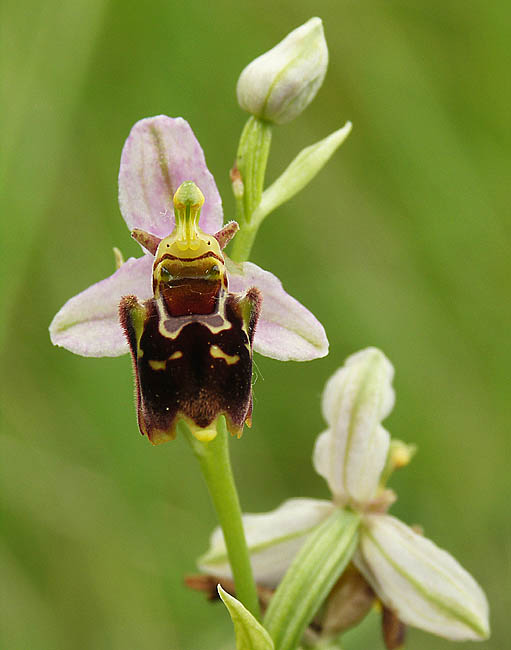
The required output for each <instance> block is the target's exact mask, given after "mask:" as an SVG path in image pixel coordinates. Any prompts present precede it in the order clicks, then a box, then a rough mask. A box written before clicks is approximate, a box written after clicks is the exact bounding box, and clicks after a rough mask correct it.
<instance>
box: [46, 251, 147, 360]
mask: <svg viewBox="0 0 511 650" xmlns="http://www.w3.org/2000/svg"><path fill="white" fill-rule="evenodd" d="M152 266H153V257H152V255H144V256H143V257H140V258H138V259H135V258H134V257H131V258H130V259H129V260H128V261H127V262H125V263H124V264H123V265H122V266H121V268H120V269H118V270H117V271H116V272H115V273H114V274H113V275H111V276H110V277H109V278H105V279H104V280H101V282H97V283H96V284H93V285H92V286H90V287H89V288H88V289H85V291H82V292H81V293H79V294H78V295H76V296H73V298H70V299H69V300H68V301H67V302H66V304H65V305H64V306H63V307H62V309H61V310H60V311H59V312H58V313H57V315H56V316H55V318H54V319H53V321H52V322H51V325H50V338H51V341H52V343H53V344H54V345H60V346H61V347H63V348H66V349H67V350H70V351H71V352H74V353H75V354H81V355H82V356H84V357H118V356H120V355H121V354H126V353H127V352H128V351H129V349H128V344H127V342H126V337H125V335H124V333H123V331H122V329H121V326H120V324H119V313H118V312H119V302H120V300H121V297H122V296H126V295H131V294H134V295H136V296H137V297H138V298H139V300H142V301H143V300H147V299H148V298H150V297H151V296H152V287H151V279H152Z"/></svg>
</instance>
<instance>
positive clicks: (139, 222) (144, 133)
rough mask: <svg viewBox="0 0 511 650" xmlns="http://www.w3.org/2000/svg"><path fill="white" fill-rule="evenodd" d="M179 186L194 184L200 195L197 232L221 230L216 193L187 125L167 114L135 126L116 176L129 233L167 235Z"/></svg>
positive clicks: (220, 215)
mask: <svg viewBox="0 0 511 650" xmlns="http://www.w3.org/2000/svg"><path fill="white" fill-rule="evenodd" d="M184 181H193V182H194V183H196V185H198V186H199V187H200V189H201V191H202V193H203V194H204V198H205V202H204V207H203V208H202V211H201V217H200V221H199V223H200V226H201V228H202V229H203V230H204V231H205V232H208V233H215V232H216V231H217V230H220V228H221V227H222V220H223V215H222V202H221V199H220V194H219V193H218V190H217V187H216V184H215V180H214V178H213V176H212V175H211V174H210V172H209V170H208V168H207V166H206V161H205V159H204V153H203V151H202V149H201V146H200V144H199V143H198V141H197V138H196V137H195V135H194V133H193V131H192V129H191V128H190V125H189V124H188V122H186V121H185V120H183V118H181V117H178V118H171V117H167V116H166V115H158V116H157V117H148V118H146V119H144V120H140V121H139V122H137V123H136V124H135V126H134V127H133V128H132V129H131V132H130V134H129V137H128V139H127V140H126V143H125V145H124V149H123V150H122V155H121V167H120V171H119V206H120V208H121V213H122V216H123V217H124V220H125V221H126V223H127V225H128V228H129V229H130V230H133V229H134V228H140V229H142V230H145V231H147V232H150V233H152V234H153V235H157V236H158V237H166V236H167V235H169V234H170V233H171V231H172V230H173V228H174V207H173V204H172V197H173V196H174V193H175V191H176V190H177V188H178V187H179V185H181V183H183V182H184Z"/></svg>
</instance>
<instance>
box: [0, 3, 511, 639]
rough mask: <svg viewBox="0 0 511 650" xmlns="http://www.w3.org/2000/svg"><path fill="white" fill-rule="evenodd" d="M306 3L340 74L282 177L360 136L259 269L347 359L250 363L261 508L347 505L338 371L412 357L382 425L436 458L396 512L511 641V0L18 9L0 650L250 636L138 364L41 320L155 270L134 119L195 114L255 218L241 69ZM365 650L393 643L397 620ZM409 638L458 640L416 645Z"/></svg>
mask: <svg viewBox="0 0 511 650" xmlns="http://www.w3.org/2000/svg"><path fill="white" fill-rule="evenodd" d="M312 15H319V16H321V17H322V18H323V20H324V24H325V31H326V36H327V40H328V44H329V49H330V56H331V61H330V67H329V72H328V74H327V77H326V80H325V84H324V86H323V88H322V89H321V91H320V93H319V95H318V97H317V98H316V100H315V101H314V103H313V104H312V105H311V106H310V107H309V108H308V109H307V111H306V112H305V113H304V114H303V115H302V116H301V117H300V118H299V119H298V120H296V121H295V122H293V123H291V124H289V125H287V126H283V127H280V128H278V129H276V130H275V132H274V140H273V149H272V155H271V159H270V165H269V173H268V180H269V181H271V180H273V179H274V178H275V177H276V175H278V173H279V172H280V171H281V170H282V169H283V168H284V166H285V165H286V164H287V163H288V162H289V161H290V159H291V158H292V157H293V156H294V155H295V153H296V152H298V150H299V149H301V148H302V147H304V146H306V145H309V144H311V143H312V142H314V141H317V140H319V139H321V138H323V137H324V136H326V135H327V134H328V133H330V132H331V131H333V130H334V129H336V128H338V127H339V126H340V125H342V124H343V123H344V121H345V120H347V119H351V120H352V121H353V123H354V130H353V133H352V135H351V136H350V138H349V140H348V141H347V142H346V144H345V145H344V146H343V147H342V148H341V150H340V151H339V152H338V153H337V154H336V155H335V157H334V159H333V160H332V161H331V162H330V163H329V165H328V166H327V167H326V169H325V170H324V171H323V172H322V173H321V175H320V176H319V177H317V178H316V180H315V181H314V182H313V184H311V185H310V186H309V188H308V189H307V190H305V191H304V192H303V193H302V194H300V195H299V196H298V197H296V198H295V199H293V200H292V201H291V202H290V203H288V204H287V205H286V206H284V207H283V208H281V209H280V210H279V211H278V213H275V214H274V215H272V216H271V217H270V218H269V219H268V220H267V222H266V223H265V224H264V226H263V227H262V229H261V231H260V235H259V238H258V240H257V243H256V246H255V249H254V253H253V260H254V261H255V262H257V263H258V264H260V265H261V266H263V267H264V268H268V269H270V270H272V271H273V272H275V273H276V274H277V275H279V276H280V277H281V278H282V280H283V282H284V284H285V286H286V288H287V289H288V290H289V291H290V293H292V294H293V295H295V296H296V297H297V298H299V299H300V300H301V301H302V302H304V303H305V304H306V305H307V306H308V307H309V308H310V309H311V310H313V312H314V313H315V314H316V315H317V316H318V317H319V318H320V319H321V320H322V322H323V323H324V324H325V327H326V329H327V332H328V335H329V338H330V342H331V353H330V355H329V356H328V357H327V358H325V359H322V360H319V361H315V362H312V363H307V364H298V363H287V364H283V363H278V362H276V361H271V360H268V359H265V358H262V357H257V359H256V364H257V370H256V377H257V381H256V383H255V410H254V427H253V429H252V430H251V431H246V433H245V435H244V436H243V438H242V439H241V441H235V440H233V441H232V443H233V444H232V453H233V460H234V464H235V470H236V474H237V476H238V479H239V489H240V494H241V498H242V503H243V506H244V509H245V510H247V511H263V510H268V509H271V508H273V507H275V506H276V505H278V504H279V503H280V502H281V501H282V500H283V499H285V498H287V497H290V496H299V495H302V496H315V497H326V496H327V494H328V491H327V488H326V485H325V484H324V482H323V481H322V480H321V479H320V477H318V476H316V475H315V474H314V472H313V470H312V468H311V464H310V453H311V449H312V445H313V441H314V438H315V436H316V435H317V434H318V433H319V432H320V431H321V430H322V428H323V427H324V423H323V422H322V419H321V415H320V409H319V398H320V395H321V391H322V388H323V385H324V382H325V380H326V379H327V378H328V376H329V375H330V374H331V373H332V372H333V371H334V370H335V369H336V368H337V367H338V366H339V365H340V364H341V363H342V361H343V360H344V358H345V357H346V356H347V355H348V354H350V353H352V352H354V351H355V350H357V349H360V348H362V347H365V346H367V345H377V346H379V347H380V348H381V349H382V350H384V351H385V352H386V354H387V355H388V356H389V357H390V359H391V360H392V361H393V363H394V364H395V366H396V379H395V387H396V390H397V402H396V407H395V409H394V412H393V413H392V415H391V416H390V417H389V419H388V420H387V421H386V426H387V428H388V429H389V430H390V431H391V433H392V434H393V435H394V436H396V437H400V438H402V439H404V440H407V441H413V442H416V443H417V444H418V446H419V449H420V453H419V454H418V456H417V457H416V458H415V460H414V461H413V463H412V465H411V466H410V467H409V468H407V469H406V470H403V471H402V472H401V473H400V474H399V475H397V476H395V477H394V479H393V481H392V487H394V488H395V489H396V490H397V491H398V493H399V501H398V502H397V504H396V505H395V506H394V508H393V512H394V513H395V514H396V515H398V516H399V517H401V518H402V519H404V520H405V521H406V522H408V523H421V524H422V525H423V526H424V529H425V532H426V534H427V535H428V536H429V537H431V538H432V539H434V540H435V541H436V542H437V543H438V544H439V545H440V546H442V547H445V548H447V549H448V550H449V551H451V552H452V553H453V554H454V555H455V556H456V557H457V558H458V559H459V560H460V561H461V563H462V564H463V565H464V566H465V567H466V568H467V569H468V570H469V571H471V573H473V575H474V576H475V577H476V578H477V579H478V580H479V582H480V583H481V585H482V586H483V587H484V588H485V590H486V592H487V594H488V597H489V600H490V603H491V610H492V616H491V621H492V627H493V636H492V638H491V639H490V640H489V641H487V642H484V643H482V644H480V645H479V647H480V648H482V649H483V648H484V649H490V648H491V649H495V650H502V649H503V648H504V647H507V643H508V638H509V634H508V632H507V631H506V627H508V625H507V624H508V622H509V608H510V605H511V603H510V600H509V585H510V584H511V575H510V571H509V561H510V556H511V553H510V546H509V533H510V526H509V483H508V480H507V479H508V476H509V462H510V458H511V454H510V448H509V442H508V440H509V434H508V419H509V418H508V415H509V410H508V408H507V407H508V401H509V397H508V385H509V367H510V362H511V358H510V357H511V355H510V348H509V322H510V318H509V317H510V305H509V297H508V296H509V278H510V272H511V269H510V268H509V238H510V221H509V219H508V215H509V205H510V196H509V145H510V139H511V138H510V132H509V106H510V100H511V96H510V95H511V92H510V85H509V65H510V57H509V43H510V41H511V6H510V5H509V3H508V2H505V1H504V0H502V1H501V2H499V1H497V0H495V1H494V2H488V3H480V2H471V1H470V0H469V1H467V0H459V1H456V0H451V1H448V2H445V0H428V1H427V2H426V1H425V0H417V1H414V2H409V1H405V0H401V1H397V0H396V1H393V0H387V1H385V2H383V1H381V2H380V1H370V0H369V1H367V2H357V1H356V0H351V1H349V0H338V1H337V2H326V1H324V2H322V1H318V2H315V3H310V2H305V1H300V0H292V1H291V0H284V1H281V2H275V1H274V0H260V1H259V2H257V3H243V2H242V3H240V2H236V3H234V2H228V1H227V0H216V1H215V2H204V1H203V2H187V3H185V2H183V3H181V2H169V1H168V0H167V1H164V0H153V2H151V3H150V4H147V5H146V6H145V7H144V5H143V4H142V3H139V2H134V1H133V0H122V1H121V0H72V1H69V0H68V1H67V2H66V1H64V0H47V1H46V2H44V3H40V2H35V1H34V0H32V1H30V0H29V1H28V2H19V1H16V0H2V5H1V15H0V84H1V86H0V87H1V93H2V95H1V98H0V99H1V102H0V111H1V134H0V137H1V139H0V174H1V176H0V179H1V181H0V182H1V190H0V208H1V211H0V214H1V219H2V236H1V247H2V253H1V256H0V257H1V259H0V263H1V265H2V268H1V275H0V278H1V282H2V287H1V291H0V297H1V301H2V305H1V306H2V311H1V313H2V319H1V320H2V323H1V329H0V333H1V337H2V340H1V346H2V347H1V351H2V352H1V353H2V364H1V368H2V375H3V377H2V384H1V385H2V388H1V438H0V440H1V443H0V444H1V448H2V449H1V471H0V504H1V530H2V534H1V538H0V583H1V585H2V587H1V588H2V591H3V595H2V605H1V607H0V648H2V650H3V649H4V648H5V649H6V650H61V649H62V650H67V649H73V650H82V649H83V650H85V649H90V648H94V649H95V650H121V649H122V650H125V649H127V648H151V649H152V650H163V649H165V650H169V649H170V650H209V649H210V648H211V649H216V648H220V647H225V648H226V647H229V646H230V645H232V639H233V635H232V631H231V626H230V621H229V619H228V617H227V614H226V612H225V611H224V610H223V608H222V606H221V605H218V604H217V605H208V604H207V603H205V602H204V599H203V597H202V596H201V595H199V594H196V593H192V592H189V591H187V590H186V589H185V588H184V587H183V575H184V574H185V573H190V572H194V571H195V566H194V560H195V558H196V557H197V556H198V555H199V554H200V553H202V552H203V551H204V550H205V548H206V546H207V538H208V535H209V532H210V531H211V529H212V528H213V526H214V524H215V518H214V515H213V512H212V508H211V506H210V503H209V500H208V495H207V493H206V489H205V486H204V484H203V482H202V479H201V477H200V475H199V473H198V467H197V466H196V463H195V461H194V459H193V458H192V457H191V454H190V452H189V449H188V448H187V447H186V445H185V444H184V443H183V441H182V440H177V441H176V442H174V443H169V444H166V445H163V446H161V447H157V448H153V447H151V445H150V444H149V443H148V442H147V440H145V439H143V438H142V437H141V436H140V435H139V433H138V431H137V426H136V420H135V411H134V406H133V387H132V371H131V367H130V365H131V362H130V359H129V358H128V357H127V356H126V357H123V358H119V359H84V358H80V357H77V356H74V355H72V354H71V353H69V352H67V351H64V350H62V349H55V348H53V347H52V346H51V344H50V341H49V339H48V333H47V327H48V324H49V322H50V320H51V318H52V317H53V315H54V314H55V312H56V311H57V310H58V309H59V308H60V307H61V305H62V304H63V303H64V302H65V301H66V300H67V299H68V298H69V297H70V296H72V295H74V294H76V293H77V292H78V291H80V290H82V289H83V288H85V287H87V286H89V285H90V284H92V283H94V282H96V281H98V280H100V279H102V278H103V277H105V276H106V275H109V274H110V273H111V272H112V271H113V264H114V261H113V254H112V246H114V245H116V246H120V247H121V249H122V250H123V252H124V253H125V255H130V254H132V255H138V254H139V251H138V247H137V245H136V244H135V243H134V242H133V241H131V240H130V237H129V235H128V231H127V229H126V227H125V225H124V223H123V221H122V219H121V218H120V215H119V210H118V206H117V198H116V194H117V173H118V163H119V156H120V153H121V148H122V145H123V143H124V140H125V138H126V136H127V135H128V132H129V130H130V128H131V126H132V125H133V124H134V122H135V121H136V120H138V119H140V118H142V117H146V116H151V115H156V114H159V113H166V114H169V115H172V116H178V115H182V116H183V117H185V118H186V119H187V120H188V121H189V122H190V124H191V125H192V127H193V129H194V131H195V133H196V135H197V137H198V138H199V140H200V142H201V144H202V146H203V148H204V150H205V153H206V158H207V161H208V165H209V168H210V169H211V171H212V172H213V173H214V175H215V177H216V180H217V183H218V186H219V189H220V192H221V194H222V196H223V200H224V207H225V213H226V217H227V218H232V217H234V216H235V214H234V212H233V210H234V202H233V200H232V197H231V194H230V186H229V181H228V170H229V168H230V166H231V164H232V162H233V158H234V154H235V150H236V145H237V140H238V137H239V133H240V131H241V128H242V126H243V124H244V122H245V119H246V115H245V114H243V113H242V111H241V110H240V109H239V108H238V107H237V104H236V99H235V93H234V88H235V83H236V80H237V76H238V74H239V72H240V71H241V69H242V68H243V67H244V66H245V65H246V64H247V63H248V62H249V61H250V60H252V59H253V58H254V57H255V56H257V55H258V54H260V53H262V52H263V51H265V50H266V49H268V48H270V47H271V46H273V45H274V44H275V43H276V42H277V41H278V40H280V39H281V38H282V37H283V36H284V35H285V34H286V33H287V32H288V31H290V30H291V29H292V28H294V27H296V26H297V25H299V24H301V23H303V22H304V21H305V20H307V19H308V18H309V17H311V16H312ZM461 645H462V646H463V644H461ZM346 647H347V648H348V650H366V649H367V648H372V649H375V650H379V649H380V648H382V645H381V642H380V640H379V631H378V621H377V618H376V617H375V616H372V617H370V618H369V619H368V620H367V621H366V622H365V623H364V625H363V626H361V628H360V629H359V630H357V631H356V632H355V633H351V634H350V635H349V636H348V637H347V638H346ZM409 647H410V648H413V649H414V650H432V649H433V648H434V649H440V650H442V649H444V648H449V647H451V644H450V643H449V642H448V641H445V640H443V639H438V638H436V637H432V636H429V635H427V634H424V633H422V632H420V631H411V632H410V635H409ZM463 647H465V646H463Z"/></svg>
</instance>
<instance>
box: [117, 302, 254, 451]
mask: <svg viewBox="0 0 511 650" xmlns="http://www.w3.org/2000/svg"><path fill="white" fill-rule="evenodd" d="M178 293H179V292H178ZM176 295H177V294H176ZM162 297H163V296H162ZM164 302H166V301H164ZM260 304H261V296H260V292H259V291H258V290H257V289H250V290H249V291H248V292H247V294H245V295H243V296H238V295H236V294H227V295H226V297H225V299H224V300H223V301H222V302H217V303H216V310H215V309H214V310H213V311H212V312H211V313H206V314H204V313H202V314H201V313H199V314H197V313H195V314H190V313H189V312H185V313H186V315H184V314H183V315H182V316H172V315H170V314H169V313H168V311H167V309H165V311H167V313H166V314H165V316H164V317H163V318H162V317H160V313H161V306H160V305H161V303H160V304H158V303H157V301H156V299H154V298H153V299H151V300H148V301H146V302H145V303H144V304H140V303H139V302H138V301H137V299H136V298H135V297H134V296H126V297H124V298H123V299H122V301H121V304H120V318H121V323H122V326H123V329H124V331H125V333H126V337H127V339H128V343H129V345H130V349H131V352H132V357H133V362H134V368H135V375H136V382H137V410H138V423H139V428H140V431H141V433H142V434H145V435H147V436H148V437H149V439H150V440H151V441H152V442H153V443H157V442H162V441H164V440H168V439H171V438H174V437H175V435H176V425H177V422H178V420H179V419H180V418H181V417H185V418H189V419H190V420H191V421H192V422H193V423H195V424H196V425H197V426H198V427H201V428H207V427H209V426H210V425H213V423H214V422H215V420H216V418H217V417H218V416H219V415H225V417H226V422H227V427H228V428H229V430H230V432H231V433H232V434H236V435H241V433H242V431H243V425H244V423H245V421H246V420H247V419H248V420H250V414H251V407H252V388H251V378H252V339H253V335H254V330H255V326H256V323H257V317H258V314H259V309H260ZM159 308H160V309H159ZM169 311H170V310H169ZM162 320H163V321H164V322H163V323H162ZM162 331H163V333H162Z"/></svg>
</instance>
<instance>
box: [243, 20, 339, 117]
mask: <svg viewBox="0 0 511 650" xmlns="http://www.w3.org/2000/svg"><path fill="white" fill-rule="evenodd" d="M327 65H328V49H327V45H326V41H325V35H324V33H323V23H322V22H321V19H320V18H311V19H310V20H309V21H308V22H306V23H305V24H304V25H301V26H300V27H298V28H297V29H295V30H293V31H292V32H291V33H290V34H288V35H287V36H286V38H284V40H283V41H281V42H280V43H278V45H276V46H275V47H274V48H272V49H271V50H269V51H268V52H266V53H265V54H262V55H261V56H259V57H258V58H257V59H255V60H254V61H252V63H249V64H248V66H247V67H246V68H245V69H244V70H243V72H242V73H241V75H240V78H239V80H238V85H237V88H236V93H237V96H238V102H239V105H240V106H241V108H243V109H244V110H245V111H248V112H249V113H252V115H255V116H256V117H259V118H261V119H263V120H268V121H270V122H274V123H275V124H284V123H285V122H290V121H291V120H293V119H294V118H295V117H297V116H298V115H299V114H300V113H301V112H302V111H303V110H304V109H305V108H306V107H307V106H308V105H309V104H310V102H311V101H312V100H313V99H314V97H315V96H316V93H317V91H318V90H319V87H320V86H321V84H322V83H323V79H324V77H325V73H326V69H327Z"/></svg>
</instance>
